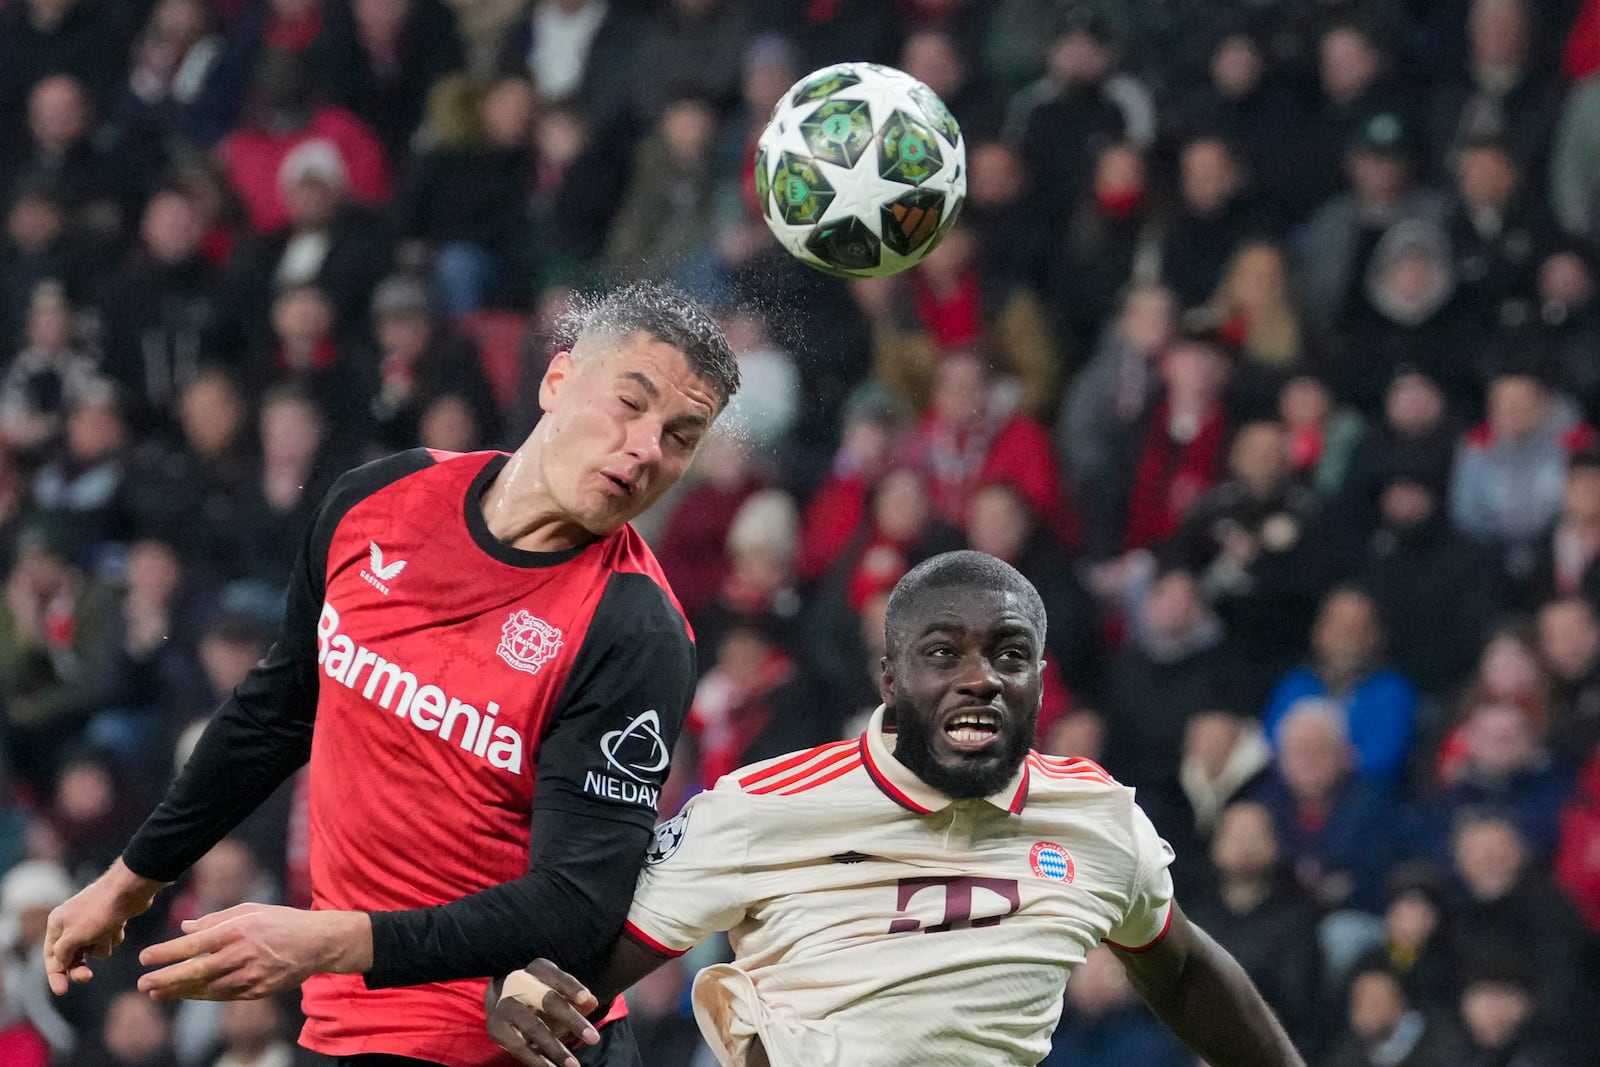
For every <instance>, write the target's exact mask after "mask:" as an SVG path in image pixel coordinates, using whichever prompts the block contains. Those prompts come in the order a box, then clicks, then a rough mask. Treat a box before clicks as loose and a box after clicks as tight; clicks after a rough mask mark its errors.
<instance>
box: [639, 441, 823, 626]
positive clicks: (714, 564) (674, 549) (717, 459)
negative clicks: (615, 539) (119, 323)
mask: <svg viewBox="0 0 1600 1067" xmlns="http://www.w3.org/2000/svg"><path fill="white" fill-rule="evenodd" d="M768 481H769V479H768V477H767V472H766V470H765V468H764V465H763V464H762V462H761V457H760V456H759V455H758V454H757V453H756V452H755V450H754V449H752V448H751V447H750V443H749V442H748V441H747V440H745V439H744V438H743V437H741V436H740V435H739V434H737V433H734V432H730V431H729V430H728V429H725V428H722V427H719V428H718V431H717V432H716V433H715V434H713V435H712V437H711V439H710V440H708V441H707V442H706V443H705V446H704V449H703V450H702V452H701V455H700V463H699V465H698V467H697V468H696V471H695V481H694V484H693V485H691V486H690V487H689V488H687V489H685V490H684V491H683V494H682V497H681V503H680V505H679V507H678V508H677V509H675V510H674V512H673V515H672V518H670V519H668V520H667V524H666V526H665V527H663V528H662V531H661V535H660V537H659V538H657V546H658V552H659V558H660V560H661V567H662V569H663V570H664V571H666V573H667V577H668V578H669V579H671V581H672V583H673V585H672V588H673V591H674V592H675V593H676V594H677V596H678V602H679V603H680V604H682V605H683V610H684V611H685V612H686V613H688V614H689V616H690V617H691V618H693V617H695V616H697V615H698V614H699V613H700V611H701V610H702V609H703V608H705V607H708V606H709V605H710V604H711V602H712V601H713V600H714V599H715V598H716V595H717V593H718V591H719V590H720V589H721V588H722V583H723V580H724V579H725V578H726V577H727V573H728V557H727V542H728V531H729V529H730V528H731V527H732V526H733V521H734V518H735V517H736V516H737V515H738V514H739V509H740V508H741V507H742V506H744V502H745V501H746V500H748V499H750V497H752V496H754V495H755V494H756V493H757V492H759V491H760V490H761V489H763V488H764V487H766V485H767V483H768ZM801 551H802V552H804V548H803V547H802V549H801ZM801 577H802V578H803V577H806V576H805V575H804V574H802V575H801Z"/></svg>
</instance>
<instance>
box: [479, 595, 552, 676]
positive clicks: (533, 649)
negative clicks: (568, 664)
mask: <svg viewBox="0 0 1600 1067" xmlns="http://www.w3.org/2000/svg"><path fill="white" fill-rule="evenodd" d="M495 651H496V652H498V653H500V658H501V659H503V660H505V661H506V663H508V664H509V665H510V666H512V667H513V668H515V669H516V670H519V671H523V672H525V673H527V674H538V673H539V668H540V667H543V666H544V665H545V664H546V663H549V662H550V661H551V660H552V659H554V658H555V654H556V653H557V652H560V651H561V631H560V630H558V629H556V628H555V627H554V626H551V625H550V624H549V623H547V622H545V621H544V620H543V619H541V618H539V616H537V615H535V614H534V613H533V612H531V611H523V610H518V611H513V612H512V613H511V617H510V618H508V619H506V622H505V625H504V626H502V627H500V647H499V648H497V649H495Z"/></svg>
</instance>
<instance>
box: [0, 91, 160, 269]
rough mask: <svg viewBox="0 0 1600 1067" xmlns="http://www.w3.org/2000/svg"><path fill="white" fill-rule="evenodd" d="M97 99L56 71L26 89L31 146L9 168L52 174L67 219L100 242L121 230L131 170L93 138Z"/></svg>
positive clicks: (15, 171)
mask: <svg viewBox="0 0 1600 1067" xmlns="http://www.w3.org/2000/svg"><path fill="white" fill-rule="evenodd" d="M94 130H95V123H94V105H93V103H92V102H91V101H90V99H89V95H88V90H87V89H85V87H84V85H83V83H82V82H81V81H79V80H77V79H75V78H73V77H72V76H71V75H68V74H52V75H50V76H49V77H47V78H45V79H44V80H42V81H40V82H39V83H38V84H37V85H35V86H34V87H33V90H32V92H30V93H29V94H28V135H29V150H28V151H27V152H25V153H22V154H21V157H20V160H19V161H18V162H16V163H14V164H13V165H12V166H11V167H8V168H7V171H9V172H10V174H11V175H12V176H13V178H16V177H20V178H22V179H26V178H28V177H32V176H37V177H43V178H48V179H49V180H50V181H51V182H53V183H54V184H55V186H56V188H57V189H58V190H59V191H60V193H61V197H62V201H63V203H64V205H65V207H66V209H67V213H68V220H69V221H68V225H69V227H70V228H71V229H73V230H75V231H77V232H79V233H81V234H82V235H83V236H84V237H85V238H86V239H88V240H89V241H91V242H93V243H95V244H96V245H101V246H109V245H111V244H112V243H113V242H114V241H116V240H117V238H118V237H119V236H120V234H121V230H122V227H123V224H124V222H125V221H126V220H125V219H124V217H123V208H124V204H125V200H126V198H127V197H128V195H129V194H131V193H132V192H133V190H131V189H129V188H128V187H127V186H128V183H127V180H126V178H127V176H126V175H125V174H123V173H120V172H119V171H118V169H117V167H116V165H115V162H114V160H113V159H112V157H111V156H109V155H108V154H107V153H106V152H105V151H103V150H102V149H101V148H100V147H99V146H98V145H97V144H96V143H95V140H94Z"/></svg>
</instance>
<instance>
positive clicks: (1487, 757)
mask: <svg viewBox="0 0 1600 1067" xmlns="http://www.w3.org/2000/svg"><path fill="white" fill-rule="evenodd" d="M1462 732H1463V734H1464V740H1465V742H1466V746H1465V747H1466V753H1465V757H1464V758H1463V760H1462V761H1461V765H1460V770H1459V773H1458V776H1457V777H1456V780H1455V781H1454V782H1452V783H1451V784H1450V786H1449V787H1448V788H1446V789H1445V790H1444V792H1443V793H1442V794H1441V795H1440V796H1439V797H1438V798H1437V799H1436V800H1435V801H1434V805H1433V810H1432V811H1431V812H1430V814H1429V819H1430V822H1431V827H1432V830H1431V832H1432V835H1433V837H1434V840H1435V845H1434V852H1435V854H1436V855H1437V856H1438V857H1439V858H1440V859H1441V860H1444V859H1447V858H1448V853H1449V840H1450V829H1451V827H1453V826H1454V825H1456V823H1457V822H1458V821H1459V820H1460V818H1461V816H1462V814H1463V813H1464V812H1467V811H1472V810H1488V811H1496V812H1499V813H1500V814H1501V815H1502V816H1503V817H1504V818H1506V819H1508V820H1509V821H1511V822H1512V823H1514V824H1515V825H1516V827H1517V831H1518V833H1519V834H1520V835H1521V837H1522V841H1523V843H1524V845H1525V846H1526V847H1527V849H1528V852H1529V855H1530V858H1531V860H1532V861H1533V862H1534V863H1536V864H1539V865H1544V864H1547V863H1548V862H1549V859H1550V854H1551V852H1552V851H1553V850H1554V848H1555V844H1556V833H1557V828H1558V824H1559V821H1560V818H1561V805H1562V801H1563V799H1564V798H1565V797H1566V796H1567V794H1568V792H1569V791H1570V790H1571V787H1572V782H1571V777H1570V775H1569V774H1568V773H1567V772H1566V771H1565V769H1563V768H1562V767H1559V766H1556V765H1554V764H1553V763H1552V762H1551V759H1550V756H1549V753H1547V752H1546V751H1545V750H1544V747H1543V746H1542V745H1541V744H1540V743H1539V741H1538V738H1537V736H1536V726H1535V724H1534V723H1533V722H1532V721H1531V720H1530V719H1529V716H1528V714H1527V712H1525V711H1523V710H1522V709H1521V708H1518V707H1516V706H1514V705H1508V704H1501V703H1482V704H1478V705H1477V706H1476V707H1473V708H1472V709H1471V710H1470V711H1468V713H1467V716H1466V719H1465V721H1464V723H1463V724H1462Z"/></svg>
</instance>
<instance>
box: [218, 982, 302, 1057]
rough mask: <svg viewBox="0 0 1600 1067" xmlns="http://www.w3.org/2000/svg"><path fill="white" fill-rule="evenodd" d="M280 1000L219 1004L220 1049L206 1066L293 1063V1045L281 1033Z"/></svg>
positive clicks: (282, 1031)
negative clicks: (220, 1007) (220, 1018)
mask: <svg viewBox="0 0 1600 1067" xmlns="http://www.w3.org/2000/svg"><path fill="white" fill-rule="evenodd" d="M285 1014H286V1012H285V1010H284V1006H283V1004H282V1003H281V1001H280V1000H278V999H277V998H273V997H266V998H264V999H262V1000H235V1001H232V1002H230V1003H228V1004H225V1005H223V1006H222V1024H221V1033H220V1036H221V1039H222V1050H221V1053H220V1054H219V1055H217V1056H216V1058H215V1059H213V1060H210V1061H209V1063H208V1067H293V1064H294V1062H295V1055H294V1049H293V1048H292V1047H291V1046H290V1044H289V1042H288V1041H287V1040H286V1039H285V1036H284V1016H285Z"/></svg>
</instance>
